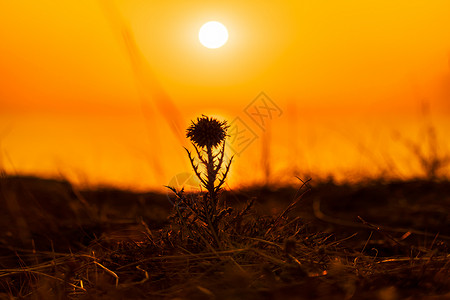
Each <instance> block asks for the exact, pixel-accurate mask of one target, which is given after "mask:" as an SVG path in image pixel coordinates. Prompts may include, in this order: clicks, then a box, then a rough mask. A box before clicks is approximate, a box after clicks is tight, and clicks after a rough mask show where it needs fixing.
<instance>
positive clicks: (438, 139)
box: [0, 0, 450, 189]
mask: <svg viewBox="0 0 450 300" xmlns="http://www.w3.org/2000/svg"><path fill="white" fill-rule="evenodd" d="M449 12H450V2H449V1H447V0H431V1H418V0H407V1H406V0H404V1H400V0H399V1H389V0H376V1H375V0H368V1H358V0H339V1H331V0H314V1H311V0H309V1H282V2H279V1H278V2H276V1H266V2H261V1H234V0H231V1H230V0H229V1H214V2H211V1H171V0H169V1H160V2H155V1H143V0H127V1H119V0H117V1H108V0H99V1H92V0H77V1H75V0H67V1H56V2H55V1H50V0H42V1H7V0H0V168H1V169H3V170H4V171H6V172H7V173H11V174H16V173H19V174H35V175H39V176H50V177H64V178H67V179H69V180H71V181H72V182H74V183H75V184H79V185H88V186H95V185H98V184H106V185H115V186H119V187H123V188H132V189H149V188H150V189H163V186H164V185H166V184H168V183H169V182H170V181H171V179H173V178H174V176H176V175H177V174H184V173H185V172H190V166H189V161H188V159H187V157H186V155H185V151H184V149H183V147H189V143H188V141H187V140H186V139H185V138H184V130H185V129H186V128H187V126H188V125H189V124H190V120H192V119H195V118H196V117H198V116H200V115H201V114H207V115H212V116H216V117H218V118H221V119H227V120H229V122H232V123H233V122H234V123H233V124H235V125H236V124H239V128H241V129H246V130H247V133H252V135H251V136H250V137H251V143H249V144H248V145H246V147H245V149H243V147H242V145H241V146H240V147H241V149H240V150H239V151H235V152H239V153H237V154H238V155H237V156H236V157H235V161H234V163H233V166H232V171H231V178H230V181H229V184H230V187H236V186H239V185H242V184H254V183H280V182H290V181H291V182H292V181H296V180H297V179H296V177H295V176H300V177H307V176H312V177H313V178H326V177H329V176H332V177H333V178H335V179H336V180H360V179H364V178H370V177H372V178H373V177H383V178H409V177H416V176H433V175H439V176H447V175H448V174H449V170H448V166H447V164H446V159H447V154H448V153H450V139H449V138H448V133H447V132H448V130H449V129H450V121H449V115H450V39H449V37H450V18H449V17H448V15H449ZM210 20H217V21H220V22H222V23H223V24H225V25H226V26H227V27H228V30H229V35H230V38H229V42H228V43H227V44H226V45H225V46H224V47H222V48H220V49H215V50H211V49H207V48H204V47H202V46H201V45H200V43H199V42H198V38H197V32H198V30H199V28H200V26H201V25H202V24H203V23H205V22H207V21H210ZM261 92H263V93H264V94H261ZM261 97H263V100H261ZM261 101H263V102H264V101H266V102H265V103H266V104H267V103H268V104H270V105H273V104H274V105H276V107H277V109H278V110H273V111H268V110H264V108H261V107H262V106H261V105H260V104H261V103H263V102H261ZM255 105H256V106H255ZM258 107H260V112H263V111H265V112H266V113H268V112H273V114H272V115H270V116H269V117H267V116H266V117H265V119H264V126H262V127H261V126H259V125H261V124H258V121H257V118H256V116H255V115H254V114H253V115H252V109H255V108H258ZM266 108H267V107H266ZM253 112H254V111H253ZM252 116H253V117H252ZM254 119H256V121H255V120H254ZM260 120H261V119H260ZM235 129H236V128H235ZM244 140H248V136H247V138H246V139H244ZM236 141H237V140H236ZM241 141H242V140H241ZM241 150H242V151H241ZM228 153H229V154H230V155H231V154H233V151H231V150H230V151H228ZM433 163H436V166H435V167H434V169H433Z"/></svg>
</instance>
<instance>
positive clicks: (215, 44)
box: [198, 21, 228, 49]
mask: <svg viewBox="0 0 450 300" xmlns="http://www.w3.org/2000/svg"><path fill="white" fill-rule="evenodd" d="M198 38H199V40H200V43H201V44H202V45H203V46H205V47H206V48H210V49H216V48H220V47H222V46H223V45H225V43H226V42H227V40H228V30H227V28H226V27H225V26H224V25H223V24H222V23H220V22H216V21H211V22H207V23H205V24H203V26H202V27H201V28H200V31H199V32H198Z"/></svg>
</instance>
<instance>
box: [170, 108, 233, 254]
mask: <svg viewBox="0 0 450 300" xmlns="http://www.w3.org/2000/svg"><path fill="white" fill-rule="evenodd" d="M228 127H229V125H228V124H227V121H219V120H217V119H215V118H210V117H207V116H205V115H202V117H200V118H197V121H196V122H192V124H191V125H190V126H189V127H188V129H187V132H186V137H187V138H188V139H190V141H191V143H192V146H193V147H194V149H195V153H193V152H191V151H189V150H188V149H187V148H185V150H186V152H187V155H188V157H189V161H190V163H191V166H192V168H193V170H194V173H195V175H196V176H197V177H198V179H199V180H200V184H201V185H202V186H203V187H204V188H205V189H206V193H203V194H202V195H199V196H198V197H196V198H192V197H186V195H185V193H184V188H182V189H181V190H179V191H178V190H176V189H175V188H174V187H170V186H168V188H169V189H170V190H172V191H173V192H174V193H175V195H176V197H177V200H178V201H177V204H176V205H175V209H176V213H177V216H178V219H179V221H180V223H181V224H180V225H182V227H183V228H186V229H187V231H188V234H189V235H193V231H195V232H197V233H198V232H203V231H204V232H205V233H206V234H207V236H209V238H210V240H212V242H213V244H214V245H216V246H220V239H219V223H220V221H221V219H222V218H223V217H224V216H225V215H227V214H229V213H230V212H231V208H227V207H225V205H222V204H221V203H220V202H219V194H220V191H221V190H222V187H223V185H224V183H225V181H226V178H227V176H228V172H229V171H230V166H231V163H232V161H233V157H231V159H230V160H229V162H228V163H227V164H225V165H224V158H225V144H226V143H225V140H226V137H227V129H228ZM195 154H196V157H195ZM202 229H203V230H202ZM202 239H204V237H202ZM206 242H208V241H206Z"/></svg>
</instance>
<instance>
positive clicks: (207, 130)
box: [186, 115, 229, 148]
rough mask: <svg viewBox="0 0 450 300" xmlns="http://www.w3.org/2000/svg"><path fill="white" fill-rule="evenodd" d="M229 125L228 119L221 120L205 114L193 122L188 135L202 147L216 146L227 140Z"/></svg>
mask: <svg viewBox="0 0 450 300" xmlns="http://www.w3.org/2000/svg"><path fill="white" fill-rule="evenodd" d="M228 127H229V126H228V125H227V121H222V122H220V121H218V120H217V119H214V118H209V117H207V116H205V115H203V116H202V117H201V118H197V122H192V124H191V126H189V128H188V129H187V132H186V137H187V138H189V139H190V140H191V142H192V143H194V144H195V145H197V146H198V147H200V148H203V147H205V146H206V147H211V148H214V147H217V146H218V145H219V144H220V143H221V142H223V141H224V140H225V137H226V136H227V129H228Z"/></svg>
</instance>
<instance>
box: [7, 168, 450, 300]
mask: <svg viewBox="0 0 450 300" xmlns="http://www.w3.org/2000/svg"><path fill="white" fill-rule="evenodd" d="M0 182H1V186H0V189H1V190H0V192H1V193H0V205H1V206H0V207H1V211H0V213H1V216H0V226H1V227H2V229H3V230H2V231H1V232H0V298H2V299H3V298H4V299H15V298H19V299H20V298H27V299H28V298H30V299H55V298H57V299H65V298H69V299H165V298H167V299H169V298H170V299H173V298H178V299H450V276H449V275H450V274H449V273H450V251H449V241H450V226H449V225H450V219H449V214H448V212H449V211H450V210H449V208H450V183H449V182H447V181H442V182H439V181H430V180H427V181H425V180H423V181H420V180H417V181H408V182H391V183H383V182H370V183H366V184H361V185H336V184H334V183H333V182H323V183H317V182H314V181H312V182H309V183H308V184H304V185H302V184H301V182H300V184H299V186H301V188H298V189H295V188H292V187H285V188H278V189H276V190H273V189H270V188H268V187H261V188H257V187H253V188H249V189H245V190H241V191H226V192H224V193H222V194H221V196H220V198H219V200H220V203H221V205H222V207H227V208H230V209H228V210H227V213H226V214H225V213H224V216H223V218H222V219H221V221H220V222H219V223H218V225H217V230H218V232H217V235H218V236H217V237H214V236H213V235H212V234H211V232H209V231H208V226H207V225H206V224H203V222H201V221H199V220H197V219H196V218H195V216H192V215H190V216H188V215H185V216H184V217H183V218H179V217H177V215H178V216H179V214H178V213H177V210H176V209H174V208H173V206H172V204H171V202H170V201H168V199H167V196H166V195H163V194H157V193H141V194H138V193H132V192H125V191H120V190H114V189H99V190H95V191H78V190H76V189H75V188H73V187H72V186H71V185H70V184H69V183H68V182H64V181H55V180H45V179H39V178H33V177H14V176H6V175H5V174H4V175H3V176H2V178H1V181H0ZM310 185H311V186H310ZM186 196H189V197H194V198H192V199H197V198H196V197H202V195H186ZM172 201H174V199H172ZM179 209H181V210H182V209H183V207H180V208H179ZM358 216H359V217H360V218H358ZM216 239H218V241H216Z"/></svg>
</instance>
